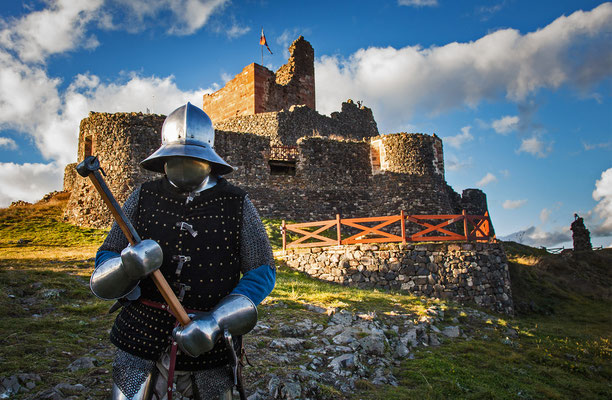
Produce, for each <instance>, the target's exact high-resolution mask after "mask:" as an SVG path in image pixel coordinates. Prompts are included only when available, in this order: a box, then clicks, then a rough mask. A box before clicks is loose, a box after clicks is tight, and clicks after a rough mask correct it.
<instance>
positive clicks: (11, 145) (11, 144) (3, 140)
mask: <svg viewBox="0 0 612 400" xmlns="http://www.w3.org/2000/svg"><path fill="white" fill-rule="evenodd" d="M0 147H6V148H7V149H8V150H17V143H15V141H14V140H13V139H11V138H7V137H0Z"/></svg>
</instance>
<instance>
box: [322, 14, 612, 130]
mask: <svg viewBox="0 0 612 400" xmlns="http://www.w3.org/2000/svg"><path fill="white" fill-rule="evenodd" d="M610 25H612V3H604V4H602V5H600V6H598V7H597V8H595V9H593V10H592V11H587V12H583V11H577V12H575V13H573V14H571V15H570V16H567V17H566V16H562V17H559V18H557V19H556V20H555V21H553V22H552V23H551V24H549V25H548V26H545V27H544V28H542V29H539V30H537V31H535V32H531V33H527V34H521V33H520V32H519V31H517V30H515V29H501V30H498V31H496V32H493V33H490V34H488V35H486V36H484V37H482V38H480V39H478V40H476V41H474V42H469V43H456V42H455V43H449V44H447V45H444V46H440V47H437V46H431V47H429V48H421V47H420V46H407V47H403V48H400V49H396V48H393V47H384V48H382V47H370V48H367V49H360V50H358V51H356V52H355V53H353V54H352V55H351V56H350V57H348V58H346V59H345V58H342V57H340V56H323V57H321V58H319V59H317V61H316V75H315V79H316V87H317V107H318V109H319V110H320V111H321V112H323V113H330V112H332V111H334V110H336V109H337V107H338V104H340V103H341V102H342V101H344V100H346V99H347V98H352V99H360V100H364V104H365V105H366V106H368V107H371V108H372V109H373V111H374V113H375V116H376V119H377V121H381V123H380V124H379V125H380V126H381V128H382V130H381V131H382V132H385V131H390V130H392V129H394V127H395V126H397V125H400V124H401V123H403V122H405V120H408V119H409V118H410V117H411V115H412V114H413V113H415V112H428V113H439V112H442V111H445V110H448V109H453V108H458V107H464V106H466V105H467V106H477V105H478V104H479V103H480V102H482V101H484V100H496V99H499V98H500V97H503V96H505V97H506V98H508V99H510V100H512V101H517V102H520V101H524V100H525V99H526V98H527V96H528V95H529V94H531V93H534V92H536V91H538V90H540V89H543V88H548V89H556V88H558V87H560V86H561V85H564V84H569V85H573V86H577V87H580V88H589V87H591V86H592V85H594V84H595V83H598V82H600V81H601V80H602V79H603V78H605V77H608V76H610V75H611V72H610V71H612V50H611V48H610V46H609V42H610V31H609V26H610Z"/></svg>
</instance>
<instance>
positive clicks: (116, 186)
mask: <svg viewBox="0 0 612 400" xmlns="http://www.w3.org/2000/svg"><path fill="white" fill-rule="evenodd" d="M164 118H165V117H164V116H163V115H155V114H143V113H115V114H109V113H95V112H91V113H90V114H89V116H88V117H87V118H85V119H83V120H82V121H81V124H80V129H79V154H78V162H81V161H83V157H84V155H85V153H84V152H83V150H84V147H85V146H84V142H85V141H86V140H88V138H91V141H92V144H93V154H94V155H97V156H98V159H99V160H100V165H101V167H102V169H103V170H104V172H105V173H106V176H105V181H106V184H107V185H108V187H109V189H110V190H111V192H112V193H113V194H114V196H115V198H116V199H117V201H118V202H119V204H123V202H124V201H125V200H126V199H127V197H128V196H129V194H130V193H131V192H132V191H133V190H134V189H135V188H136V187H137V186H138V185H140V184H141V183H142V182H145V181H147V180H150V179H152V178H154V177H155V176H156V175H157V174H154V173H151V172H148V171H146V170H144V169H142V168H140V167H139V165H138V164H139V162H140V161H142V160H143V159H144V158H146V157H147V156H148V155H150V154H151V153H152V152H153V151H155V150H156V149H157V148H158V147H159V146H160V144H161V139H160V137H161V127H162V124H163V121H164ZM64 217H65V219H66V220H67V221H69V222H70V223H73V224H76V225H80V226H89V227H96V228H108V227H110V224H111V222H112V217H111V214H110V212H109V211H108V210H107V208H106V205H104V203H103V202H102V200H101V199H100V195H99V194H98V193H97V192H96V190H95V188H94V187H93V185H92V184H91V182H90V180H89V179H88V178H82V177H81V176H78V175H77V177H76V179H75V181H74V184H73V186H72V195H71V196H70V201H69V203H68V206H67V207H66V211H65V214H64Z"/></svg>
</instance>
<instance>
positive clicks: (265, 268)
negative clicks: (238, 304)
mask: <svg viewBox="0 0 612 400" xmlns="http://www.w3.org/2000/svg"><path fill="white" fill-rule="evenodd" d="M275 283H276V269H275V268H274V267H271V266H269V265H262V266H259V267H257V268H255V269H252V270H250V271H248V272H247V273H246V274H244V275H243V276H242V278H241V279H240V282H238V285H237V286H236V287H235V288H234V290H232V293H230V294H241V295H244V296H246V297H248V298H249V299H251V301H252V302H253V303H255V305H256V306H257V305H259V303H261V302H262V300H263V299H265V298H266V296H268V295H269V294H270V292H272V289H274V284H275Z"/></svg>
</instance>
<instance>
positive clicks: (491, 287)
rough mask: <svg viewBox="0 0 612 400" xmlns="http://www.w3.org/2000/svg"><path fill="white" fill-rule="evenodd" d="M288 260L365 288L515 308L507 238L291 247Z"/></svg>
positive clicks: (292, 264)
mask: <svg viewBox="0 0 612 400" xmlns="http://www.w3.org/2000/svg"><path fill="white" fill-rule="evenodd" d="M283 258H284V259H285V260H286V262H287V265H288V266H289V267H290V268H293V269H295V270H298V271H302V272H304V273H306V274H308V275H310V276H312V277H314V278H317V279H321V280H326V281H330V282H336V283H338V284H342V285H348V286H354V287H359V288H381V289H389V290H399V291H406V292H409V293H412V294H415V295H417V296H426V297H434V298H441V299H450V300H454V301H458V302H466V301H469V302H474V303H476V304H477V305H479V306H482V307H485V308H488V309H491V310H494V311H496V312H503V313H506V314H513V313H514V305H513V302H512V290H511V286H510V274H509V271H508V260H507V258H506V254H505V252H504V249H503V246H502V244H501V243H455V242H449V243H422V244H395V243H385V244H375V245H374V244H361V245H351V246H334V247H324V248H316V247H315V248H309V249H288V250H287V251H286V252H285V255H284V256H283Z"/></svg>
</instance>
